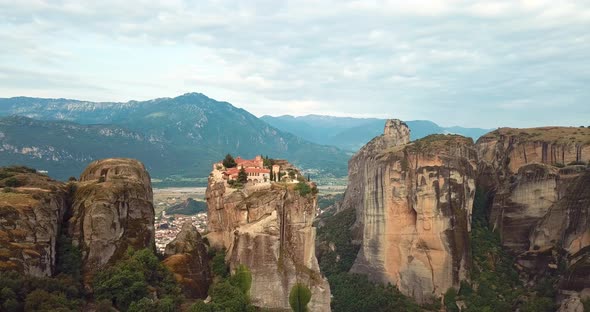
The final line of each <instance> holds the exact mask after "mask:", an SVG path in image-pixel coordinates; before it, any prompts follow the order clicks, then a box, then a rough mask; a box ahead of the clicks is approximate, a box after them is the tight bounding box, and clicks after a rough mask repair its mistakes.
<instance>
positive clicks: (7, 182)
mask: <svg viewBox="0 0 590 312" xmlns="http://www.w3.org/2000/svg"><path fill="white" fill-rule="evenodd" d="M20 185H21V183H20V181H19V180H17V178H15V177H10V178H8V179H6V180H4V186H7V187H19V186H20Z"/></svg>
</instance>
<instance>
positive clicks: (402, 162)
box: [340, 120, 477, 302]
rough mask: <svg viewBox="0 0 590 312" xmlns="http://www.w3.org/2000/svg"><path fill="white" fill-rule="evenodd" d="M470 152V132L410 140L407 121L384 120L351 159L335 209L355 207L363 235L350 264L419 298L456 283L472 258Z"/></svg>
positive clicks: (473, 158)
mask: <svg viewBox="0 0 590 312" xmlns="http://www.w3.org/2000/svg"><path fill="white" fill-rule="evenodd" d="M476 160H477V158H476V151H475V148H474V144H473V141H472V140H471V139H468V138H464V137H461V136H457V135H431V136H428V137H426V138H423V139H421V140H418V141H416V142H413V143H409V129H408V127H407V125H406V124H405V123H403V122H401V121H399V120H389V121H388V122H387V124H386V126H385V131H384V134H383V135H381V136H379V137H376V138H375V139H373V140H372V141H371V142H369V143H368V144H367V145H365V146H364V147H363V148H362V149H361V150H360V151H359V152H358V153H357V154H356V155H354V156H353V157H352V158H351V160H350V161H349V185H348V188H347V190H346V194H345V198H344V201H343V204H342V205H341V208H340V210H344V209H356V213H357V221H356V224H355V226H354V231H355V233H356V235H357V238H358V240H359V241H360V242H361V249H360V251H359V254H358V256H357V259H356V261H355V263H354V265H353V267H352V270H351V271H352V272H356V273H362V274H367V275H368V276H369V277H370V278H371V279H372V280H375V281H379V282H383V283H392V284H395V285H397V286H398V288H399V289H400V291H401V292H402V293H404V294H406V295H409V296H412V297H414V298H415V299H416V300H417V301H418V302H424V301H426V300H428V299H429V298H431V297H433V296H438V295H441V294H443V293H444V292H445V291H446V290H447V289H448V288H451V287H458V286H459V282H460V280H461V279H464V278H466V273H467V270H468V266H469V263H470V259H471V258H470V250H469V241H468V235H469V234H468V233H469V231H470V220H471V208H472V204H473V198H474V195H475V178H476V166H477V164H476Z"/></svg>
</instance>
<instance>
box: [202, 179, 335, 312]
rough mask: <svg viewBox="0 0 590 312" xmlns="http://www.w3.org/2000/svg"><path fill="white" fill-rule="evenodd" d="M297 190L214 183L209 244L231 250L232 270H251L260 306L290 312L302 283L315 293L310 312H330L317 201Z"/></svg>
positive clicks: (253, 295)
mask: <svg viewBox="0 0 590 312" xmlns="http://www.w3.org/2000/svg"><path fill="white" fill-rule="evenodd" d="M304 183H306V182H304ZM307 184H308V186H309V187H310V188H312V189H313V188H315V185H313V184H311V183H308V182H307ZM296 185H297V183H272V184H267V185H264V186H255V187H249V188H248V187H247V188H244V189H240V190H236V189H231V188H227V187H226V185H225V183H223V182H222V181H216V180H215V179H214V178H210V181H209V186H208V188H207V194H206V197H207V205H208V217H209V224H208V228H209V232H210V233H209V234H208V235H207V239H208V240H209V242H210V244H211V245H212V246H217V247H224V248H226V249H227V258H226V260H227V261H228V262H229V264H230V267H231V268H232V269H235V268H236V267H237V266H238V265H240V264H243V265H245V266H247V267H248V268H249V270H250V271H251V273H252V287H251V288H250V297H251V300H252V303H253V304H254V305H256V306H259V307H262V308H268V309H272V310H277V311H290V307H289V300H288V298H289V292H290V290H291V288H292V287H293V285H295V284H296V283H298V282H299V283H303V284H305V285H307V286H308V287H309V288H310V290H311V292H312V296H311V302H310V304H309V306H308V307H309V309H310V311H320V312H321V311H330V287H329V285H328V282H327V280H326V279H325V278H324V277H323V276H322V275H321V273H320V270H319V266H318V262H317V259H316V256H315V235H316V232H315V228H314V227H313V226H312V222H313V220H314V216H315V213H316V196H315V194H314V193H313V192H312V193H310V194H304V195H302V193H300V191H299V190H297V189H296Z"/></svg>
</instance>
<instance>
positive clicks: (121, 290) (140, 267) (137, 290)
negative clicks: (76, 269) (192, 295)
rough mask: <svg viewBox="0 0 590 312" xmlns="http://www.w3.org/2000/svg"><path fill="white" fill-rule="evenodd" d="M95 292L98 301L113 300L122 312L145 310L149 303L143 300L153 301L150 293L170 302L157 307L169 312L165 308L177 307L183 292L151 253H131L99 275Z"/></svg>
mask: <svg viewBox="0 0 590 312" xmlns="http://www.w3.org/2000/svg"><path fill="white" fill-rule="evenodd" d="M93 288H94V297H95V298H96V299H97V300H104V299H108V300H112V302H113V303H114V305H115V306H116V307H117V308H118V309H119V310H127V309H128V308H129V307H131V306H133V307H134V308H135V309H143V307H144V306H146V305H147V304H148V302H147V301H146V300H143V301H141V300H142V299H143V298H148V299H149V298H151V296H150V292H151V291H150V290H152V291H155V293H156V295H157V297H158V298H164V299H166V298H168V300H167V301H166V302H164V301H163V300H164V299H161V300H159V301H158V302H155V303H154V304H155V305H156V307H157V311H164V310H169V309H168V308H164V306H166V307H169V305H170V300H172V302H173V305H175V306H178V305H179V304H180V299H181V297H180V296H181V292H182V291H181V289H180V287H178V285H177V284H176V281H175V279H174V276H173V275H172V273H170V271H168V269H167V268H166V267H165V266H164V265H163V264H161V263H160V261H159V260H158V258H157V257H156V255H155V254H154V253H153V251H152V250H150V249H142V250H138V251H133V250H132V249H131V250H129V251H128V252H127V258H126V259H123V260H121V261H118V262H117V263H116V264H115V265H114V266H112V267H110V268H108V269H106V270H102V271H100V272H98V274H96V276H95V278H94V283H93ZM140 301H141V302H140Z"/></svg>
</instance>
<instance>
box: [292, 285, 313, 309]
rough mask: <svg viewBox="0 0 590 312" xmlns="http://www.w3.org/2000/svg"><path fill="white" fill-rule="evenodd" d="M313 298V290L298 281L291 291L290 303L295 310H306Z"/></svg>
mask: <svg viewBox="0 0 590 312" xmlns="http://www.w3.org/2000/svg"><path fill="white" fill-rule="evenodd" d="M310 300H311V290H309V288H307V286H305V285H303V284H301V283H297V284H295V285H294V286H293V288H291V292H290V293H289V305H291V309H293V311H294V312H306V311H308V310H307V304H308V303H309V301H310Z"/></svg>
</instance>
